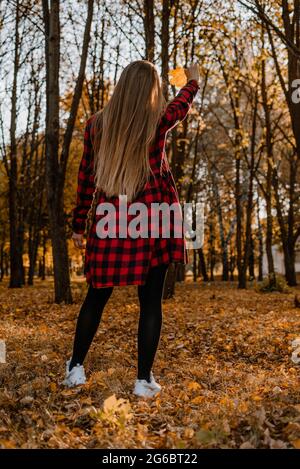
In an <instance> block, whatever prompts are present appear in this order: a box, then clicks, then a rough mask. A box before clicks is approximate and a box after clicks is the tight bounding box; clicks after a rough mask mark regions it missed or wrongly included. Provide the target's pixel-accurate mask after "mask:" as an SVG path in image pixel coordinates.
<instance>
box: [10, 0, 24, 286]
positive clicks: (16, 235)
mask: <svg viewBox="0 0 300 469" xmlns="http://www.w3.org/2000/svg"><path fill="white" fill-rule="evenodd" d="M19 21H20V11H19V0H17V2H16V16H15V44H14V47H15V50H14V66H13V85H12V94H11V120H10V172H9V196H8V199H9V221H10V223H9V230H10V283H9V286H10V287H11V288H20V287H21V286H22V285H23V258H22V254H23V251H22V248H23V245H22V240H21V239H20V232H19V226H18V221H19V217H18V160H17V142H16V125H17V82H18V71H19V54H20V51H19V49H20V37H19Z"/></svg>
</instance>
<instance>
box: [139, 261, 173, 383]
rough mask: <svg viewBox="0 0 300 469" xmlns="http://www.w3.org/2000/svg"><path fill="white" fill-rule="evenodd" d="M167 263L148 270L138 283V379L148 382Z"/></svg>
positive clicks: (158, 326)
mask: <svg viewBox="0 0 300 469" xmlns="http://www.w3.org/2000/svg"><path fill="white" fill-rule="evenodd" d="M167 269H168V265H167V264H163V265H159V266H157V267H153V268H151V269H150V270H149V273H148V277H147V280H146V283H145V285H139V287H138V295H139V300H140V320H139V328H138V379H146V380H147V381H148V382H150V371H151V368H152V365H153V361H154V357H155V354H156V350H157V347H158V343H159V338H160V331H161V325H162V307H161V299H162V293H163V285H164V279H165V275H166V271H167Z"/></svg>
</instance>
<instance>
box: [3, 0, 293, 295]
mask: <svg viewBox="0 0 300 469" xmlns="http://www.w3.org/2000/svg"><path fill="white" fill-rule="evenodd" d="M0 9H1V10H0V15H1V20H0V34H1V37H0V44H1V45H0V77H1V80H0V83H1V85H0V86H1V88H0V98H1V102H0V141H1V147H0V148H1V156H0V181H1V189H0V279H1V280H3V278H4V277H5V276H9V286H10V287H22V285H25V284H26V283H28V284H29V285H32V284H33V282H34V278H35V276H39V277H41V278H45V275H46V274H53V275H54V283H55V301H56V302H62V301H65V302H67V303H70V302H72V293H71V287H70V266H71V265H73V264H72V262H73V263H74V259H75V260H76V256H77V259H78V257H79V261H80V255H79V254H78V253H76V252H75V251H74V248H73V247H72V244H71V243H70V237H71V218H72V209H73V207H74V204H75V192H76V183H77V171H78V166H79V162H80V158H81V155H82V149H83V129H84V125H85V121H86V120H87V119H88V118H89V117H90V116H91V115H92V114H93V113H95V112H96V111H98V110H99V109H101V108H102V107H103V106H104V105H105V103H106V102H107V100H108V99H109V97H110V95H111V93H112V91H113V88H114V86H115V84H116V82H117V80H118V77H119V74H120V72H121V70H122V68H123V67H124V66H126V65H127V64H128V63H129V62H130V61H133V60H137V59H148V60H150V61H152V62H154V63H155V65H156V66H157V68H158V70H159V72H160V73H161V76H162V80H163V84H164V93H165V96H166V98H167V99H169V100H170V99H172V97H173V96H174V95H175V93H176V91H178V89H175V87H174V86H171V85H170V83H169V71H170V70H174V69H177V68H178V67H187V66H188V65H189V64H190V63H191V62H198V63H199V65H200V69H201V82H200V87H201V89H200V91H199V93H198V96H197V98H196V101H195V104H194V105H193V108H192V110H191V112H190V114H189V116H188V118H187V119H186V120H185V121H184V122H183V123H182V124H181V125H179V126H177V127H176V128H175V129H173V130H172V132H170V134H169V137H168V142H167V154H168V157H169V160H170V162H171V168H172V171H173V174H174V177H175V180H176V183H177V187H178V190H179V194H180V197H181V200H182V202H184V201H186V202H192V201H193V202H199V201H202V202H204V203H205V242H204V245H203V247H202V248H201V249H197V250H194V251H191V252H190V254H191V262H192V265H193V277H194V281H199V279H201V280H203V281H207V280H210V281H212V280H214V276H215V274H216V266H217V265H218V264H221V277H222V280H224V281H229V280H234V279H236V280H237V286H238V287H239V288H246V286H247V281H249V280H253V279H254V278H255V279H256V280H258V281H262V280H263V255H264V252H265V255H266V259H267V266H268V278H267V281H268V285H269V287H270V288H272V287H275V286H276V282H277V281H278V280H277V277H276V275H275V268H274V256H273V250H272V246H274V245H278V246H280V249H281V251H282V254H283V258H284V267H285V277H286V282H287V283H288V284H289V285H291V286H293V285H296V280H297V279H296V269H295V263H296V252H297V238H299V235H300V216H299V195H300V190H299V159H300V1H299V0H243V1H237V0H228V1H227V2H222V1H214V2H211V1H209V0H191V1H179V0H160V1H154V0H148V1H146V0H145V1H142V0H130V1H129V0H125V1H123V0H118V1H115V0H101V1H100V0H88V1H76V0H67V1H64V2H60V1H59V0H50V1H48V0H42V1H27V0H24V1H19V0H2V2H1V4H0ZM51 253H52V254H53V255H51ZM47 259H50V264H52V262H53V272H52V270H51V269H50V270H49V271H47V269H46V264H47V262H46V260H47ZM71 261H72V262H71ZM175 274H176V278H177V280H182V279H183V278H184V272H182V271H181V272H179V271H177V272H176V273H174V272H173V274H172V275H171V277H170V278H171V280H170V281H169V282H168V284H167V288H168V291H167V293H166V295H171V294H172V290H173V287H174V279H175Z"/></svg>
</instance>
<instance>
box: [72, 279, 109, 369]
mask: <svg viewBox="0 0 300 469" xmlns="http://www.w3.org/2000/svg"><path fill="white" fill-rule="evenodd" d="M112 291H113V287H106V288H93V287H92V286H91V285H90V286H89V289H88V292H87V295H86V298H85V300H84V302H83V304H82V306H81V309H80V313H79V316H78V319H77V326H76V332H75V339H74V346H73V356H72V359H71V363H70V366H69V370H71V369H72V368H73V366H75V365H77V364H79V365H82V363H83V361H84V359H85V356H86V354H87V352H88V350H89V348H90V345H91V343H92V340H93V338H94V335H95V334H96V332H97V329H98V327H99V323H100V320H101V316H102V312H103V309H104V307H105V305H106V303H107V301H108V300H109V297H110V295H111V294H112Z"/></svg>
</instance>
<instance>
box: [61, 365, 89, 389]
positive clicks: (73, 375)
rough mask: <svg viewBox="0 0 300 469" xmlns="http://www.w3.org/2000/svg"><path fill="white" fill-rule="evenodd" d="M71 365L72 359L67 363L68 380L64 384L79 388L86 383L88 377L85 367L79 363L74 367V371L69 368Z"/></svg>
mask: <svg viewBox="0 0 300 469" xmlns="http://www.w3.org/2000/svg"><path fill="white" fill-rule="evenodd" d="M70 363H71V359H70V360H68V361H67V362H66V379H65V380H64V382H63V384H64V385H65V386H68V387H69V388H72V387H73V386H78V385H80V384H85V383H86V377H85V372H84V368H83V365H79V363H78V364H77V365H75V366H73V368H72V370H71V371H70V370H69V366H70Z"/></svg>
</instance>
